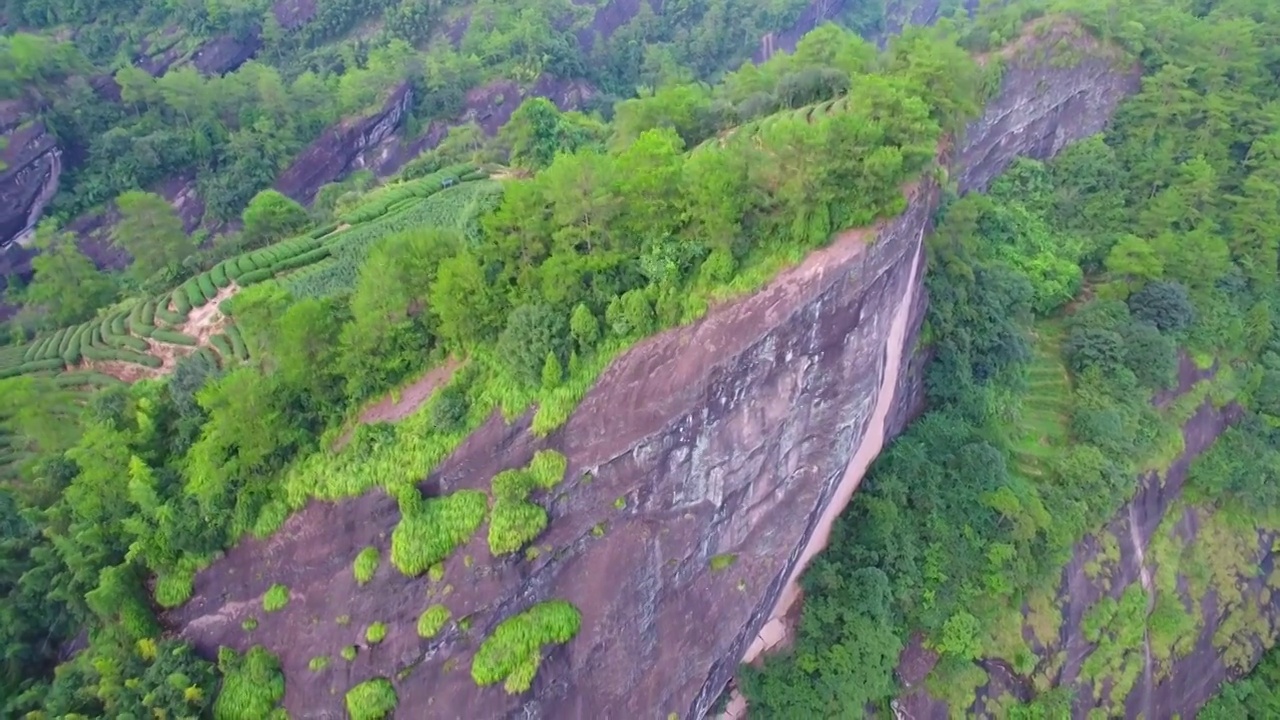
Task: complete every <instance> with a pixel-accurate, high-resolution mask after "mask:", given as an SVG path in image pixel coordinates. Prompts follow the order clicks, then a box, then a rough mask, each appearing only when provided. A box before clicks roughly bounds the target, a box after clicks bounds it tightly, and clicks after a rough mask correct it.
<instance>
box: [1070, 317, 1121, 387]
mask: <svg viewBox="0 0 1280 720" xmlns="http://www.w3.org/2000/svg"><path fill="white" fill-rule="evenodd" d="M1063 352H1064V353H1065V354H1066V356H1067V362H1068V363H1070V365H1071V369H1072V370H1074V371H1075V372H1077V373H1082V372H1084V371H1085V370H1086V369H1088V368H1091V367H1096V368H1098V369H1099V370H1100V371H1101V372H1102V373H1103V374H1104V375H1111V374H1113V373H1114V372H1115V370H1116V368H1119V367H1121V366H1122V365H1123V364H1124V360H1125V352H1124V340H1123V339H1121V337H1120V334H1119V333H1117V332H1115V331H1114V330H1107V329H1104V328H1099V327H1078V328H1076V329H1074V330H1072V331H1071V335H1070V336H1069V337H1068V338H1067V343H1066V345H1065V346H1064V347H1063Z"/></svg>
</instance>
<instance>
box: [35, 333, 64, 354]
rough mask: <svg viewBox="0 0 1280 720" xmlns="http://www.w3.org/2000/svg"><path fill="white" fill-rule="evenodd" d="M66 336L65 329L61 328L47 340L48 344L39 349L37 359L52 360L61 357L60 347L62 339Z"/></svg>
mask: <svg viewBox="0 0 1280 720" xmlns="http://www.w3.org/2000/svg"><path fill="white" fill-rule="evenodd" d="M66 334H67V329H66V328H62V329H61V330H59V331H58V332H56V333H54V334H53V335H52V336H51V337H50V338H49V340H48V342H46V343H45V344H44V348H43V349H41V351H40V357H39V359H40V360H52V359H54V358H60V357H62V351H61V349H60V348H61V347H62V338H63V337H64V336H65V335H66Z"/></svg>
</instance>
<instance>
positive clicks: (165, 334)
mask: <svg viewBox="0 0 1280 720" xmlns="http://www.w3.org/2000/svg"><path fill="white" fill-rule="evenodd" d="M151 337H152V339H154V340H159V341H160V342H167V343H173V344H174V345H185V346H187V347H195V346H196V345H197V344H198V343H199V341H198V340H196V339H195V338H193V337H191V336H190V335H186V334H183V333H180V332H175V331H173V330H156V331H155V332H153V333H151Z"/></svg>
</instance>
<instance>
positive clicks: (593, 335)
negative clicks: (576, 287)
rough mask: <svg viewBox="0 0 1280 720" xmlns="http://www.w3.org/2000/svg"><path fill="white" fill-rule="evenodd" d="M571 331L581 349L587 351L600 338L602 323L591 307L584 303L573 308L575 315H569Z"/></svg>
mask: <svg viewBox="0 0 1280 720" xmlns="http://www.w3.org/2000/svg"><path fill="white" fill-rule="evenodd" d="M569 332H571V333H572V334H573V339H574V340H575V341H576V342H577V343H578V349H579V350H583V351H586V350H589V349H591V348H592V347H595V344H596V341H597V340H599V339H600V323H599V321H597V320H596V316H595V314H593V313H592V312H591V308H588V307H587V306H586V305H583V304H582V303H578V305H577V306H576V307H574V308H573V315H571V316H570V317H569Z"/></svg>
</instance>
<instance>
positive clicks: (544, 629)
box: [471, 600, 582, 695]
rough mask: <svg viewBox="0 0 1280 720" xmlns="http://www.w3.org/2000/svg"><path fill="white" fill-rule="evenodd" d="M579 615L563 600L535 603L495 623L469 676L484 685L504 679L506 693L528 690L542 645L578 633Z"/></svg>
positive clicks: (540, 656) (560, 641) (540, 660)
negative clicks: (495, 625) (496, 624)
mask: <svg viewBox="0 0 1280 720" xmlns="http://www.w3.org/2000/svg"><path fill="white" fill-rule="evenodd" d="M581 624H582V615H581V614H580V613H579V612H578V609H577V608H575V607H574V606H573V605H570V604H569V603H568V602H565V601H564V600H551V601H548V602H544V603H539V604H537V605H534V606H533V607H531V608H529V609H528V610H526V611H524V612H522V613H520V614H518V615H513V616H512V617H509V618H507V619H506V620H503V621H502V622H501V623H498V626H497V627H496V628H494V630H493V634H492V635H490V636H489V637H487V638H485V639H484V642H483V643H481V644H480V649H479V650H478V651H477V652H476V656H475V659H474V660H472V662H471V678H472V679H473V680H475V682H476V684H477V685H479V686H481V687H484V686H486V685H492V684H494V683H496V682H498V681H499V680H505V681H506V682H505V683H504V687H505V689H506V691H507V692H508V693H511V694H513V695H514V694H517V693H521V692H524V691H526V690H528V689H529V686H530V685H532V684H533V678H534V676H535V675H536V674H537V672H538V666H539V664H541V662H542V646H544V645H550V644H553V643H554V644H564V643H567V642H569V641H570V640H572V639H573V637H574V636H575V635H577V634H578V628H579V627H580V626H581Z"/></svg>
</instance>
